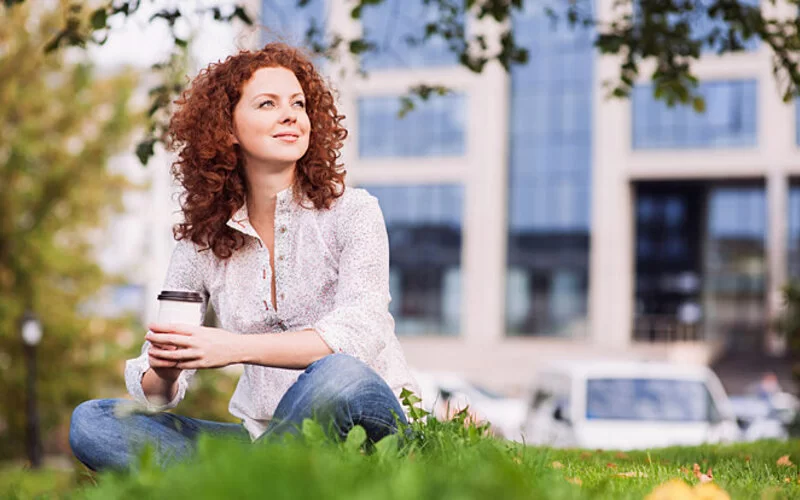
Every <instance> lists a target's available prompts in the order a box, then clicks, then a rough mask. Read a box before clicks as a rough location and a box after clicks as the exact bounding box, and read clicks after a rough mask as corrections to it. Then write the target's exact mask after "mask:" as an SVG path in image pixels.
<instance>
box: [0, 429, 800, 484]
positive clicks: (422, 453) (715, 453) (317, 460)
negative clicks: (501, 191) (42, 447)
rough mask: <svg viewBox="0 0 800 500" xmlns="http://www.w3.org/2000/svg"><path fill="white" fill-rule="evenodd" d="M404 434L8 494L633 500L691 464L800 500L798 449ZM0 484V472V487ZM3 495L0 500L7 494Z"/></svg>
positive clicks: (222, 457)
mask: <svg viewBox="0 0 800 500" xmlns="http://www.w3.org/2000/svg"><path fill="white" fill-rule="evenodd" d="M413 428H414V437H413V439H411V440H408V441H406V442H405V443H400V442H399V441H398V438H397V436H390V437H388V438H386V439H384V440H382V441H381V442H379V443H378V444H377V445H375V446H374V447H369V446H366V445H365V443H364V439H365V433H364V432H363V429H361V428H356V429H355V430H354V431H352V432H351V433H350V436H349V437H348V439H347V441H345V442H343V443H335V442H331V441H329V440H328V439H326V438H325V436H324V434H323V432H322V430H321V429H320V428H319V426H317V425H316V424H314V423H313V422H308V421H307V422H305V423H304V427H303V436H302V437H301V438H299V439H288V440H285V441H283V442H281V443H271V444H265V445H257V446H253V445H242V444H237V443H232V442H226V441H214V440H210V439H205V438H204V439H202V440H201V441H200V443H199V447H198V453H197V455H196V456H195V457H194V458H193V459H192V460H190V461H187V462H184V463H181V464H177V465H174V466H172V467H169V468H167V469H161V468H160V467H158V466H157V465H156V464H155V463H154V462H153V460H152V455H151V454H145V455H144V456H143V458H142V460H141V461H140V463H139V464H138V465H137V467H136V468H135V470H134V471H132V472H131V473H107V474H101V475H100V476H99V477H98V482H97V484H96V485H95V484H93V483H92V484H85V485H84V486H81V487H75V486H74V485H73V486H72V487H69V488H68V489H66V490H64V489H58V484H57V483H58V481H59V480H58V479H57V478H49V479H48V478H47V476H38V477H33V476H31V477H30V478H27V477H26V478H23V479H22V483H24V485H22V486H21V487H19V488H18V489H17V490H15V491H14V492H13V496H15V497H17V498H35V497H36V495H37V492H39V493H41V492H42V491H46V488H45V489H44V490H43V489H42V488H44V487H45V485H52V486H53V487H54V488H56V489H55V490H54V491H55V492H56V493H55V494H54V495H53V497H57V498H61V497H63V498H85V499H114V498H148V499H162V498H163V499H170V500H172V499H182V498H187V499H188V498H191V499H217V498H269V499H293V498H297V499H307V498H314V499H348V500H350V499H355V500H359V499H364V500H373V499H397V500H403V499H408V500H411V499H414V500H417V499H431V500H433V499H436V500H451V499H452V500H456V499H458V500H468V499H491V500H505V499H551V498H552V499H562V498H563V499H567V498H570V499H571V498H608V499H615V500H616V499H628V498H630V499H634V498H635V499H641V498H645V497H646V496H647V495H648V494H649V493H651V492H652V491H653V490H654V489H655V488H656V487H658V486H659V485H662V484H664V483H667V482H668V481H670V480H673V479H676V478H677V479H679V480H681V481H683V482H684V483H686V484H688V485H695V484H697V483H699V480H698V479H697V478H695V477H694V474H693V473H692V467H693V465H694V464H695V463H697V464H699V465H700V466H701V467H702V470H703V471H706V470H707V469H708V468H712V469H713V477H714V479H713V482H714V483H715V484H716V485H718V486H719V487H720V488H722V489H724V490H725V491H726V492H727V493H728V494H730V497H731V498H756V499H760V498H764V499H790V498H800V477H798V467H797V465H795V464H792V465H779V464H778V463H777V462H778V459H779V458H780V457H782V456H784V455H789V459H790V460H791V462H793V463H797V462H800V441H797V440H794V441H788V442H777V441H762V442H758V443H748V444H738V445H732V446H701V447H686V448H668V449H659V450H651V451H650V452H630V453H619V452H614V451H599V450H592V451H583V450H553V449H547V448H531V447H527V448H526V447H524V446H522V445H519V444H517V443H510V442H507V441H502V440H498V439H494V438H492V437H490V436H487V435H486V433H485V428H484V427H476V426H475V425H469V426H464V425H463V418H462V419H461V420H459V418H458V417H457V418H456V420H455V421H451V422H439V421H437V420H435V419H430V420H429V421H428V422H427V423H426V424H421V423H415V424H413ZM19 477H20V476H17V478H18V479H19ZM37 481H38V482H40V484H39V486H37V488H38V489H32V487H31V486H30V484H31V483H36V482H37ZM787 481H788V482H787ZM12 482H13V481H12ZM22 483H20V484H22ZM8 484H9V482H8V480H7V478H3V475H2V474H0V485H8ZM3 488H5V486H4V487H2V488H0V495H2V494H3V492H6V493H7V492H8V491H9V490H8V489H3ZM663 498H694V497H691V496H686V497H683V496H682V497H663ZM697 498H700V497H697ZM703 498H724V497H703Z"/></svg>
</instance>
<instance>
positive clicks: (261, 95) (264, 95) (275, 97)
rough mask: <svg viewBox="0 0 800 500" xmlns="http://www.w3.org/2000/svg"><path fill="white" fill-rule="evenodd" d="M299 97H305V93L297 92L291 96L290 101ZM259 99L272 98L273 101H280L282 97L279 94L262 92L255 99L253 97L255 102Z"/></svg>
mask: <svg viewBox="0 0 800 500" xmlns="http://www.w3.org/2000/svg"><path fill="white" fill-rule="evenodd" d="M297 96H300V97H303V93H302V92H295V93H294V94H292V95H290V96H289V100H291V99H294V98H295V97H297ZM259 97H270V98H272V99H276V100H277V99H280V97H281V96H279V95H278V94H272V93H270V92H262V93H260V94H257V95H256V96H255V97H253V100H255V99H258V98H259Z"/></svg>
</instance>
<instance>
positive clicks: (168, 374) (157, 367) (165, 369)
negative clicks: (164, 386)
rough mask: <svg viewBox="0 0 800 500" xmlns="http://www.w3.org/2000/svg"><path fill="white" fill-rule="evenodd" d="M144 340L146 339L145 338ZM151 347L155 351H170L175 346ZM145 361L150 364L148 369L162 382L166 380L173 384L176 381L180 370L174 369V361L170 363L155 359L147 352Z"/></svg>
mask: <svg viewBox="0 0 800 500" xmlns="http://www.w3.org/2000/svg"><path fill="white" fill-rule="evenodd" d="M145 338H146V337H145ZM152 347H155V348H156V349H163V350H168V351H172V350H174V349H175V346H172V345H158V344H153V346H152ZM147 361H148V362H149V363H150V369H151V370H152V371H153V372H154V373H155V374H156V375H158V376H159V378H161V379H163V380H167V381H169V382H174V381H176V380H178V377H179V376H180V374H181V372H182V371H183V370H181V369H180V368H175V361H170V360H167V359H161V358H156V357H154V356H153V355H152V354H150V352H149V351H148V358H147Z"/></svg>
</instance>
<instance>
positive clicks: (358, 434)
mask: <svg viewBox="0 0 800 500" xmlns="http://www.w3.org/2000/svg"><path fill="white" fill-rule="evenodd" d="M366 440H367V431H366V430H364V428H363V427H361V426H360V425H356V426H355V427H353V428H352V429H350V432H349V433H347V439H346V440H345V442H344V449H345V451H348V452H350V453H358V451H359V450H360V449H361V445H363V444H364V442H365V441H366Z"/></svg>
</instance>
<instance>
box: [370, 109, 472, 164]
mask: <svg viewBox="0 0 800 500" xmlns="http://www.w3.org/2000/svg"><path fill="white" fill-rule="evenodd" d="M399 111H400V99H399V98H398V97H397V96H382V97H362V98H361V99H359V100H358V129H359V134H358V150H359V154H360V156H361V157H362V158H392V157H413V156H461V155H463V154H464V150H465V142H466V141H465V136H466V99H465V98H464V96H463V95H460V94H450V95H445V96H437V97H431V98H430V100H428V101H425V102H422V103H418V104H417V106H416V107H415V108H414V109H413V110H412V111H410V112H409V113H408V114H406V115H405V116H403V117H402V118H401V117H399V116H398V112H399Z"/></svg>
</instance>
